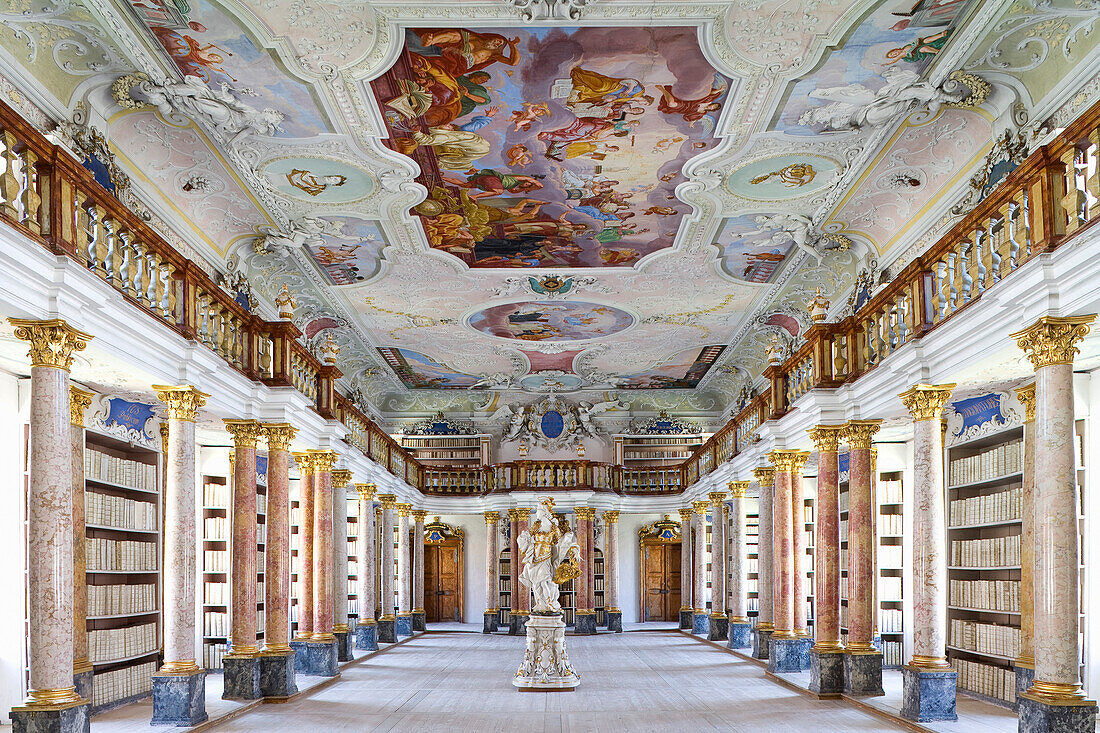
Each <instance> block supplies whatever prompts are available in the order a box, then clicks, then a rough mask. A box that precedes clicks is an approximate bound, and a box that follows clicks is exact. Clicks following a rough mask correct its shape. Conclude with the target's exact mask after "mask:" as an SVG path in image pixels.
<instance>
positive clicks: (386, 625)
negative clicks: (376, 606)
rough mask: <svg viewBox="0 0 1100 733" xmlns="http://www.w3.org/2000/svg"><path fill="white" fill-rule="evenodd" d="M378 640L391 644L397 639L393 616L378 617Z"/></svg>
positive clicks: (395, 620) (395, 623)
mask: <svg viewBox="0 0 1100 733" xmlns="http://www.w3.org/2000/svg"><path fill="white" fill-rule="evenodd" d="M378 641H380V642H381V643H383V644H393V643H395V642H396V641H397V619H396V618H395V617H393V616H390V617H389V618H386V617H385V616H383V617H382V618H380V619H378Z"/></svg>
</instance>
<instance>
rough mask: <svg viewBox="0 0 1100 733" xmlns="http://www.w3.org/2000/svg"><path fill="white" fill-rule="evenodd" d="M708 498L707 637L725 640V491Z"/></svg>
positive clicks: (727, 624)
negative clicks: (708, 602)
mask: <svg viewBox="0 0 1100 733" xmlns="http://www.w3.org/2000/svg"><path fill="white" fill-rule="evenodd" d="M707 498H709V499H710V510H711V523H710V527H711V529H710V622H709V623H710V625H709V626H708V627H707V638H708V639H710V640H711V641H725V640H726V638H727V637H728V636H729V623H730V617H729V616H728V615H727V614H726V506H725V501H726V492H724V491H714V492H711V493H710V494H707Z"/></svg>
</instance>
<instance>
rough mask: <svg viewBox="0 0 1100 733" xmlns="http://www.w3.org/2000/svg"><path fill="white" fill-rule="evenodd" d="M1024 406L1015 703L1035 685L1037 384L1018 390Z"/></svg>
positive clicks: (1018, 395)
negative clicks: (1018, 637)
mask: <svg viewBox="0 0 1100 733" xmlns="http://www.w3.org/2000/svg"><path fill="white" fill-rule="evenodd" d="M1016 397H1017V398H1018V399H1019V400H1020V403H1021V404H1022V405H1023V406H1024V441H1023V448H1024V461H1023V469H1024V470H1023V474H1024V475H1023V480H1022V482H1021V483H1022V486H1021V494H1022V495H1021V497H1020V508H1021V511H1020V655H1019V656H1018V657H1016V660H1015V661H1014V662H1013V666H1014V667H1015V668H1016V699H1017V700H1019V698H1020V694H1021V693H1024V692H1027V691H1028V688H1030V687H1031V685H1032V683H1034V682H1035V383H1034V382H1032V383H1031V384H1029V385H1027V386H1025V387H1019V388H1017V389H1016Z"/></svg>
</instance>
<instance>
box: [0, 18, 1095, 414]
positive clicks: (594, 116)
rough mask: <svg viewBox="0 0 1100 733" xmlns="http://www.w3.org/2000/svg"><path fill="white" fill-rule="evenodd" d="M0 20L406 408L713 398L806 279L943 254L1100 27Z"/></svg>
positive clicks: (788, 329) (849, 285)
mask: <svg viewBox="0 0 1100 733" xmlns="http://www.w3.org/2000/svg"><path fill="white" fill-rule="evenodd" d="M17 5H18V7H17ZM517 5H519V6H524V7H525V8H526V10H527V11H528V12H532V13H533V14H534V16H535V17H534V18H533V19H527V18H525V17H523V15H522V10H523V9H522V8H521V9H517V7H516V6H517ZM574 6H576V10H577V17H576V18H570V17H569V11H570V9H573V8H574ZM0 19H2V20H3V21H4V22H3V27H2V28H0V46H2V47H3V59H0V61H3V67H4V69H5V70H6V73H8V74H9V75H11V76H13V77H16V78H15V79H14V81H16V82H19V81H25V80H26V79H29V78H32V77H33V78H35V79H36V80H37V82H38V84H39V86H38V89H39V92H38V97H37V98H34V99H31V100H30V101H31V102H33V103H34V104H36V105H38V106H39V107H40V108H42V109H45V110H47V111H48V112H49V113H50V114H53V115H55V116H57V115H59V116H61V117H68V116H69V115H70V114H71V110H73V109H74V108H75V107H76V105H77V104H78V103H80V104H81V105H83V109H84V114H86V115H87V116H88V117H89V121H90V123H91V124H93V125H95V126H97V127H99V128H101V129H103V131H104V132H105V134H106V136H107V138H108V140H109V143H110V148H111V151H112V152H113V153H114V154H115V155H116V156H117V159H118V161H119V162H120V163H121V164H122V166H123V167H124V168H125V169H126V170H127V172H128V173H129V175H130V177H131V180H132V183H133V188H134V190H135V192H136V194H137V199H138V200H140V202H141V204H140V205H141V206H143V207H145V208H147V209H148V211H149V213H150V216H152V217H153V219H154V221H155V222H156V223H157V224H158V225H159V226H161V227H162V228H163V229H164V231H166V232H170V233H172V236H173V237H174V238H176V239H178V240H179V241H180V242H181V246H184V247H186V248H189V249H192V248H193V249H192V251H193V252H194V253H195V254H197V255H199V256H201V257H203V258H205V259H206V260H207V261H209V262H210V263H211V264H212V265H213V267H215V268H218V269H221V270H223V271H227V272H232V273H242V274H244V275H245V276H246V277H247V278H248V281H249V283H250V285H251V288H252V289H253V290H254V292H255V294H256V295H257V296H258V299H259V301H260V302H261V305H260V307H261V308H264V309H269V308H270V304H271V303H272V302H273V300H274V298H275V297H276V295H277V294H278V292H279V291H280V289H281V288H282V287H283V285H284V284H286V285H287V286H288V287H289V289H290V291H291V292H292V293H293V295H294V296H295V298H296V299H297V301H298V303H299V309H298V313H297V316H296V321H297V322H298V324H299V326H301V327H302V329H303V330H304V331H305V332H306V336H307V338H308V339H310V340H311V342H316V341H317V340H319V339H322V338H327V335H328V334H330V333H331V334H332V335H333V336H334V337H335V338H336V340H337V341H338V343H339V344H340V345H341V347H342V352H341V355H340V365H341V369H342V370H343V371H344V373H345V375H346V377H345V379H346V385H345V386H346V387H347V388H348V389H355V390H358V391H359V393H361V394H362V395H363V396H364V397H365V398H366V399H367V400H368V401H369V402H370V403H371V404H372V405H373V406H374V407H375V408H376V409H378V410H380V411H382V412H385V413H390V414H410V415H411V414H414V413H416V414H419V413H422V412H424V411H427V410H435V409H451V410H459V411H472V412H478V411H489V410H492V409H495V408H496V407H499V406H500V405H501V404H504V403H505V402H507V401H509V400H521V401H522V400H530V399H532V398H531V397H530V396H525V395H531V394H538V393H543V392H550V391H553V392H558V393H569V392H577V391H593V390H595V391H599V392H610V391H614V392H616V393H617V394H618V395H619V396H620V398H623V399H625V400H628V401H630V402H631V404H632V405H634V406H636V407H639V408H642V409H646V408H648V409H669V410H674V411H680V412H702V413H712V414H716V415H720V414H721V413H722V412H723V411H724V410H727V409H728V408H729V407H730V406H731V404H733V403H734V401H735V400H736V398H737V395H738V394H739V393H742V394H743V390H744V388H745V387H746V386H748V385H749V384H751V381H752V380H753V379H755V378H757V377H758V376H759V374H760V372H761V371H762V369H763V368H764V366H765V365H766V364H765V360H764V347H765V345H766V344H767V343H768V342H770V341H771V340H772V339H773V338H778V339H779V341H780V343H781V344H784V345H787V346H790V345H791V344H793V343H796V342H797V339H798V338H799V336H800V334H801V332H802V331H803V330H804V329H805V328H806V327H807V325H808V316H807V313H806V308H805V304H806V302H807V301H808V300H810V299H811V298H812V297H813V295H814V294H815V292H816V291H817V290H818V289H820V290H821V291H822V293H823V294H824V295H825V296H826V297H828V298H830V299H832V300H833V303H834V305H833V310H834V312H835V313H839V312H840V311H842V310H844V309H845V308H851V306H852V304H853V301H852V298H853V297H854V296H855V286H856V282H857V277H858V276H859V275H860V273H861V272H862V273H864V279H863V280H862V281H861V282H862V283H863V285H864V287H865V288H866V287H873V285H874V283H875V282H876V281H878V280H881V279H882V278H884V277H888V276H889V275H890V273H891V272H896V271H897V269H899V268H900V266H901V265H903V264H905V262H907V261H908V260H909V259H911V258H912V257H913V256H915V255H916V254H918V253H919V251H920V250H921V249H922V248H923V247H925V246H927V245H928V244H929V243H930V242H931V239H930V238H931V237H933V236H934V234H935V231H937V228H942V226H943V225H944V224H945V223H947V222H949V221H951V217H952V216H953V214H952V212H951V209H952V207H955V212H954V215H955V216H957V215H958V213H959V211H960V209H959V208H958V206H957V205H958V204H959V201H960V198H964V197H966V196H967V195H968V193H969V192H970V191H971V185H970V178H971V176H973V175H975V174H976V175H978V177H979V179H981V176H982V175H983V174H984V173H987V172H988V171H987V168H988V165H986V160H987V155H989V154H991V150H992V149H993V148H994V141H995V139H996V138H998V137H999V136H1000V134H1001V133H1002V132H1003V131H1005V130H1009V131H1010V132H1011V133H1012V135H1013V136H1016V131H1017V130H1018V129H1026V130H1027V131H1028V132H1029V133H1030V132H1032V131H1034V130H1036V129H1037V125H1036V123H1037V122H1040V121H1042V119H1043V118H1045V116H1047V115H1049V114H1050V113H1051V112H1053V111H1054V109H1055V105H1056V104H1057V103H1059V101H1060V97H1059V95H1064V93H1065V88H1066V85H1067V84H1068V83H1069V82H1068V81H1067V78H1066V75H1067V72H1068V71H1069V70H1070V69H1071V68H1075V69H1076V73H1078V74H1079V73H1080V71H1081V70H1082V69H1086V68H1093V67H1095V66H1096V65H1097V64H1096V61H1097V53H1095V46H1096V42H1097V39H1098V38H1100V34H1098V33H1096V32H1090V31H1095V29H1094V28H1093V25H1094V24H1095V23H1096V22H1097V14H1096V13H1095V9H1092V10H1084V9H1083V6H1082V5H1081V4H1080V3H1077V2H1074V1H1073V0H1049V1H1046V0H1044V1H1043V2H1041V3H1033V2H1016V3H1009V2H1007V1H1006V0H984V2H983V0H885V1H883V0H874V1H871V0H867V1H864V2H854V3H853V2H824V3H818V2H813V3H788V2H780V1H779V0H741V1H740V2H733V3H729V2H707V1H703V2H692V3H681V2H645V3H634V2H626V1H625V0H624V1H620V0H604V1H603V2H599V1H597V2H593V1H592V0H589V2H587V3H583V2H577V1H576V0H573V2H560V3H554V2H549V3H547V2H542V3H524V2H514V1H513V2H507V1H505V0H493V1H491V2H481V3H477V2H472V3H462V4H455V3H451V2H443V1H438V0H437V1H435V2H421V3H416V4H412V3H407V2H400V3H398V2H363V1H360V2H343V1H339V2H337V1H335V0H334V1H331V2H329V1H326V0H263V1H262V2H261V1H260V0H221V1H220V2H215V0H113V1H112V0H87V1H86V3H85V5H82V6H76V5H71V4H69V3H68V2H66V0H33V2H32V3H31V5H30V6H29V9H27V8H24V7H23V4H22V3H19V4H16V3H14V0H13V5H12V6H11V9H10V10H9V11H8V12H5V13H0ZM1079 78H1080V77H1079ZM4 83H5V85H6V88H10V86H11V85H10V84H8V83H7V82H6V81H5V82H4ZM19 86H25V85H23V84H19ZM7 96H8V97H9V98H11V99H13V100H15V97H14V96H13V94H12V93H11V92H10V91H9V92H8V94H7ZM15 101H19V100H15ZM24 101H25V100H24ZM1012 139H1014V140H1015V139H1017V138H1016V137H1013V138H1012ZM992 155H994V156H995V155H996V151H994V152H993V153H992ZM1002 168H1003V166H1002ZM1002 175H1003V173H1002ZM980 182H981V180H979V183H980ZM969 200H970V202H971V203H973V201H974V200H976V199H975V198H974V195H973V194H970V195H969ZM930 232H931V233H930ZM185 243H186V244H185ZM864 292H865V291H864Z"/></svg>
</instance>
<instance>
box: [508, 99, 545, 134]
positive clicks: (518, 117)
mask: <svg viewBox="0 0 1100 733" xmlns="http://www.w3.org/2000/svg"><path fill="white" fill-rule="evenodd" d="M549 116H550V105H549V104H547V103H546V102H537V103H535V104H531V103H530V102H524V103H523V109H522V110H518V109H517V110H515V111H513V112H512V114H511V116H510V117H509V118H508V121H509V122H513V123H515V128H514V129H515V131H516V132H519V131H520V130H530V129H531V123H532V122H535V121H537V120H538V118H539V117H549Z"/></svg>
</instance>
